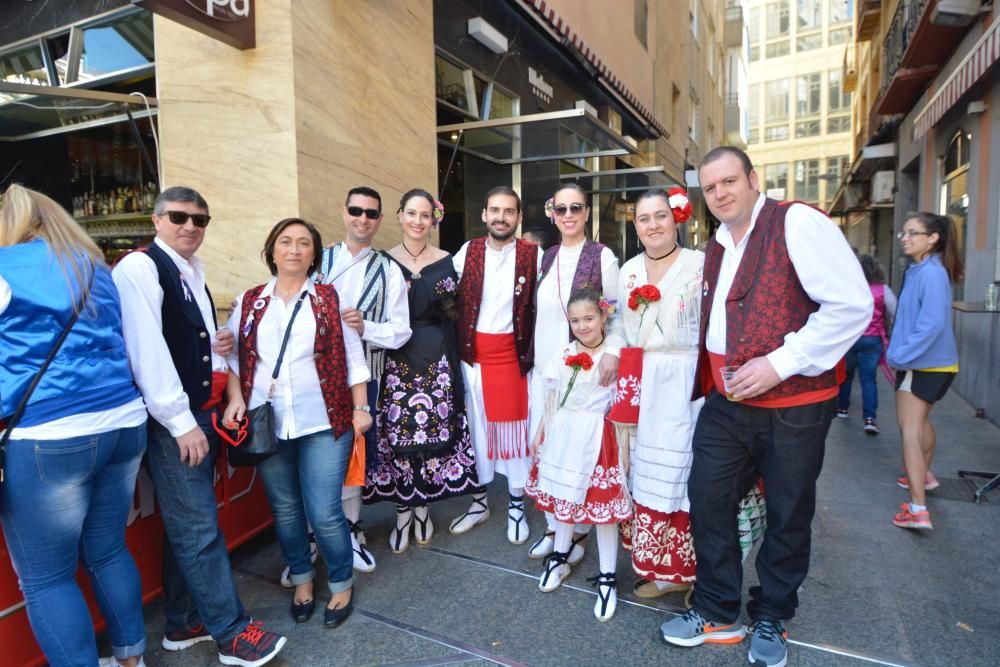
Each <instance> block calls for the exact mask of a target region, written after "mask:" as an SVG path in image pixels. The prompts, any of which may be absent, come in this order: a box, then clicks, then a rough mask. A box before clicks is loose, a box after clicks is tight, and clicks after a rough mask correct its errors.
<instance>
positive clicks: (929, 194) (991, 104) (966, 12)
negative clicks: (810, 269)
mask: <svg viewBox="0 0 1000 667" xmlns="http://www.w3.org/2000/svg"><path fill="white" fill-rule="evenodd" d="M997 18H998V13H997V11H996V10H995V9H994V10H991V9H990V8H989V6H988V5H983V4H981V3H979V2H978V1H973V0H968V1H966V0H893V1H891V2H881V3H880V2H872V1H871V0H869V1H867V2H860V3H859V4H858V6H857V8H856V12H855V25H856V26H858V30H857V35H858V37H857V40H856V42H855V43H854V44H852V45H851V46H850V47H849V48H848V50H847V52H846V54H845V56H844V63H845V64H844V68H845V72H848V73H849V76H850V77H851V78H853V79H855V80H856V86H857V95H856V96H855V106H854V109H853V111H852V131H853V134H854V144H853V149H852V150H853V153H852V165H851V168H850V170H849V171H848V173H847V174H846V176H845V178H844V179H843V182H842V183H841V185H840V189H839V191H838V193H837V197H836V198H835V202H834V208H836V209H837V210H840V211H843V212H844V214H845V215H847V216H849V217H850V216H853V217H856V218H857V219H861V220H865V221H867V224H866V225H865V227H864V238H863V240H864V241H866V242H868V243H870V244H871V245H872V246H873V247H875V248H877V253H878V256H879V257H880V258H881V259H882V261H883V263H884V264H886V266H887V268H888V269H889V270H890V277H891V280H892V283H893V285H894V287H896V288H897V289H898V288H899V287H900V283H901V281H902V275H903V272H904V270H905V268H906V266H907V263H908V260H907V259H906V258H905V257H904V256H902V255H901V253H900V251H899V248H898V246H897V244H895V243H894V242H893V235H894V233H895V232H896V231H898V230H899V229H901V228H902V226H903V224H904V223H905V222H906V220H907V219H908V217H909V214H910V213H912V212H913V211H919V210H926V211H933V212H935V213H939V214H942V215H948V216H950V217H951V218H952V220H953V221H954V222H955V226H956V229H957V231H958V237H959V247H960V252H961V255H962V257H963V259H964V261H965V276H964V279H963V280H962V281H960V282H959V284H958V285H956V287H955V290H954V300H955V303H954V309H953V312H954V326H955V331H956V334H957V337H958V342H959V357H960V367H961V370H960V372H959V374H958V376H957V378H956V380H955V383H954V388H955V390H956V391H957V392H958V393H959V394H960V395H961V396H962V397H963V398H965V399H966V400H967V401H968V402H969V403H971V404H972V406H973V407H974V408H975V409H976V410H977V412H979V413H980V414H981V415H983V416H986V417H988V418H989V419H991V420H992V421H994V422H996V423H1000V313H998V312H996V311H992V312H991V311H986V310H985V308H984V298H985V292H986V289H987V286H988V285H989V284H992V283H994V282H996V281H1000V252H998V242H997V239H998V235H1000V234H998V232H1000V190H998V188H997V187H996V183H997V181H998V179H1000V158H998V157H997V156H998V155H1000V132H998V131H997V130H996V127H997V126H998V124H1000V68H998V67H996V61H997V60H998V58H1000V22H998V21H997Z"/></svg>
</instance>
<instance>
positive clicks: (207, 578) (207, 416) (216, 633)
mask: <svg viewBox="0 0 1000 667" xmlns="http://www.w3.org/2000/svg"><path fill="white" fill-rule="evenodd" d="M211 417H212V411H210V410H206V411H204V412H195V418H196V419H197V420H198V426H200V427H201V429H202V430H203V431H204V432H205V435H206V436H207V437H208V442H209V446H210V449H209V454H208V456H206V457H205V460H204V461H202V462H201V463H200V464H199V465H197V466H196V467H194V468H192V467H191V466H189V465H188V464H187V463H186V462H182V461H181V460H180V450H179V449H178V448H177V441H176V440H175V439H174V437H173V436H171V435H170V432H169V431H167V430H166V429H165V428H163V426H161V425H160V424H159V423H158V422H156V421H154V420H152V419H151V420H150V421H149V452H148V454H147V461H148V464H149V472H150V475H151V476H152V478H153V486H154V488H155V489H156V502H157V504H158V505H159V506H160V514H161V516H162V517H163V527H164V529H165V532H166V538H167V539H166V541H165V542H164V552H165V553H164V558H163V589H164V595H165V597H166V616H167V627H166V630H167V632H171V631H175V630H183V629H186V628H193V627H196V626H197V625H199V624H201V623H204V624H205V628H206V629H207V630H208V631H209V632H210V633H211V634H212V637H214V638H215V641H217V642H219V643H228V642H231V641H232V640H233V639H234V638H235V637H236V635H238V634H239V633H241V632H242V631H243V630H244V629H245V628H246V626H247V624H248V623H249V622H250V619H249V617H247V615H246V614H245V612H244V610H243V604H242V603H241V602H240V598H239V595H238V594H237V593H236V584H235V582H234V581H233V570H232V567H231V566H230V565H229V551H228V550H227V549H226V539H225V537H224V536H223V534H222V529H221V528H219V514H218V508H217V501H216V499H215V488H214V486H213V482H214V479H215V457H216V455H217V454H218V446H219V442H218V436H217V435H216V433H215V430H214V429H212V426H211Z"/></svg>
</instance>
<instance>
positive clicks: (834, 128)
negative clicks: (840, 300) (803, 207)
mask: <svg viewBox="0 0 1000 667" xmlns="http://www.w3.org/2000/svg"><path fill="white" fill-rule="evenodd" d="M749 5H750V7H749V20H748V31H749V39H750V66H749V80H750V85H749V104H748V110H749V130H748V141H749V143H748V152H749V154H750V157H751V159H752V160H753V162H754V165H755V167H756V169H757V173H758V175H759V176H760V179H761V184H760V185H761V189H762V190H763V191H764V192H766V193H767V195H768V196H770V197H773V198H775V199H795V200H799V201H805V202H808V203H810V204H813V205H815V206H817V207H819V208H821V209H824V210H828V209H829V204H830V201H831V200H832V199H833V195H834V193H835V192H836V189H837V184H838V183H839V181H840V175H841V173H843V170H844V168H845V166H846V165H847V164H848V160H849V157H848V156H849V154H850V147H851V135H850V129H851V118H850V104H851V93H849V92H847V91H845V90H844V81H843V67H842V64H841V63H842V56H843V53H844V44H845V43H847V42H850V41H851V35H852V31H853V25H852V22H851V16H852V14H851V7H852V0H751V2H750V3H749Z"/></svg>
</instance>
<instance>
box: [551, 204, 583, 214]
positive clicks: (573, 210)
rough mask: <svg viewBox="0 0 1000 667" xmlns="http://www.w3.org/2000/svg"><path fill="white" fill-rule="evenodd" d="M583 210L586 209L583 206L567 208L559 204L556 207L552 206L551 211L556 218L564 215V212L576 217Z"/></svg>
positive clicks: (574, 205)
mask: <svg viewBox="0 0 1000 667" xmlns="http://www.w3.org/2000/svg"><path fill="white" fill-rule="evenodd" d="M585 208H587V207H586V206H584V205H583V204H570V205H569V206H566V204H559V205H558V206H553V207H552V211H553V213H555V214H556V215H558V216H563V215H566V211H569V212H570V213H572V214H573V215H576V214H577V213H579V212H580V211H582V210H583V209H585Z"/></svg>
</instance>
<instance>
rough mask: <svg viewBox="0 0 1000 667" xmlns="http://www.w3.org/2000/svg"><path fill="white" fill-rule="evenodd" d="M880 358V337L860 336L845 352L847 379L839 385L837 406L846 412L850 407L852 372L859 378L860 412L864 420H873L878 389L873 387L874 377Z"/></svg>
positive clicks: (876, 405)
mask: <svg viewBox="0 0 1000 667" xmlns="http://www.w3.org/2000/svg"><path fill="white" fill-rule="evenodd" d="M881 358H882V337H881V336H862V337H861V338H859V339H858V342H856V343H855V344H854V345H853V346H852V347H851V349H850V350H848V351H847V356H846V357H845V360H846V361H847V379H846V380H844V384H842V385H840V398H839V399H838V406H837V407H839V408H840V409H841V410H846V409H847V408H848V407H849V406H850V405H851V384H853V382H854V371H855V370H857V371H858V372H859V374H860V376H861V406H862V408H861V411H862V416H863V417H864V419H875V414H876V413H877V412H878V387H877V386H875V382H876V380H875V376H876V375H877V374H878V362H879V359H881Z"/></svg>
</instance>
